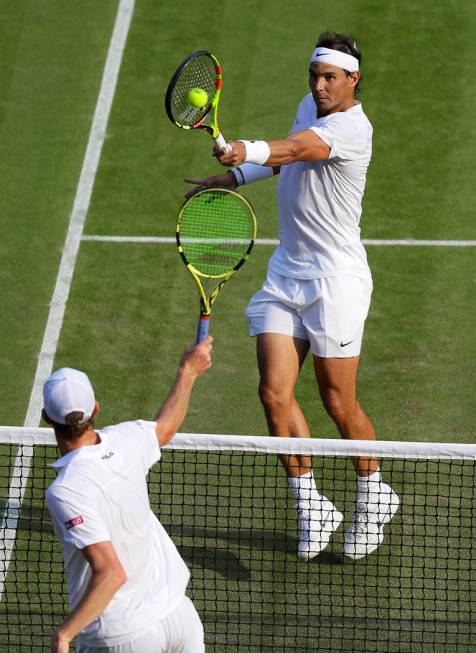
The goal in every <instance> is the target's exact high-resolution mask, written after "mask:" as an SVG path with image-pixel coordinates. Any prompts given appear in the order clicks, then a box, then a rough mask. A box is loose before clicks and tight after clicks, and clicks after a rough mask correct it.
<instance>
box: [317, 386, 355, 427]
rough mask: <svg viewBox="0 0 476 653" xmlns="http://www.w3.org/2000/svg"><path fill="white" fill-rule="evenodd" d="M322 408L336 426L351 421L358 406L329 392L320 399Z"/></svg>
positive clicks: (336, 393)
mask: <svg viewBox="0 0 476 653" xmlns="http://www.w3.org/2000/svg"><path fill="white" fill-rule="evenodd" d="M322 401H323V404H324V407H325V409H326V411H327V413H328V415H329V416H330V417H331V418H332V419H333V420H334V422H336V423H337V424H342V423H345V422H347V421H348V420H349V419H351V418H352V417H353V416H354V415H355V413H356V411H357V407H358V404H357V402H356V401H355V400H354V401H349V400H348V399H347V398H346V397H343V396H342V395H341V394H340V393H338V392H329V393H327V394H326V395H324V396H323V397H322Z"/></svg>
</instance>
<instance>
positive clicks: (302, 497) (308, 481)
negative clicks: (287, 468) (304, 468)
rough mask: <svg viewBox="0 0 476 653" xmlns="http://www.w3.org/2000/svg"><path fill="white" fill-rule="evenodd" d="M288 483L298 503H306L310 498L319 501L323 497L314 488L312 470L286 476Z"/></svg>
mask: <svg viewBox="0 0 476 653" xmlns="http://www.w3.org/2000/svg"><path fill="white" fill-rule="evenodd" d="M288 485H289V487H290V488H291V491H292V493H293V496H294V498H295V499H297V501H298V503H307V502H309V501H310V500H312V501H319V500H322V499H324V498H325V497H323V496H322V494H320V493H319V492H318V490H317V488H316V483H315V481H314V474H313V472H308V473H307V474H304V475H303V476H295V477H292V476H288Z"/></svg>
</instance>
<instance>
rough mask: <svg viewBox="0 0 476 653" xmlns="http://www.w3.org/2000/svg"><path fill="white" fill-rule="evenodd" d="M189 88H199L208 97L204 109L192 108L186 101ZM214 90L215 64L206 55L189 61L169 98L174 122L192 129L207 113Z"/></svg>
mask: <svg viewBox="0 0 476 653" xmlns="http://www.w3.org/2000/svg"><path fill="white" fill-rule="evenodd" d="M191 88H201V89H203V90H204V91H206V93H207V95H208V102H207V104H206V105H205V106H204V107H193V106H191V105H190V104H189V103H188V101H187V93H188V91H189V90H190V89H191ZM215 90H216V74H215V64H214V63H213V61H212V59H210V57H208V56H206V55H202V56H200V57H196V58H194V59H191V60H190V61H189V62H188V63H187V65H186V66H185V67H184V69H183V70H182V72H181V73H180V75H179V77H178V79H177V81H176V83H175V87H174V90H173V93H172V97H171V108H172V112H173V114H174V119H175V120H176V122H178V123H180V124H181V125H184V126H189V127H192V126H193V125H195V124H196V123H197V122H200V120H202V118H203V116H204V115H205V114H206V113H207V112H208V110H209V107H210V104H211V102H212V100H213V97H214V95H215Z"/></svg>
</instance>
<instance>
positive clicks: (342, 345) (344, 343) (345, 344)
mask: <svg viewBox="0 0 476 653" xmlns="http://www.w3.org/2000/svg"><path fill="white" fill-rule="evenodd" d="M351 342H354V341H353V340H349V342H342V341H341V343H340V346H341V347H347V345H350V343H351Z"/></svg>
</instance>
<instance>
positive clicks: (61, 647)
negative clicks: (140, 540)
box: [51, 541, 127, 653]
mask: <svg viewBox="0 0 476 653" xmlns="http://www.w3.org/2000/svg"><path fill="white" fill-rule="evenodd" d="M81 553H82V554H83V555H84V557H85V558H86V560H87V561H88V563H89V566H90V567H91V574H92V575H91V579H90V581H89V584H88V586H87V588H86V592H85V593H84V596H83V598H82V599H81V601H80V602H79V603H78V605H77V606H76V607H75V608H74V610H72V612H70V614H69V615H68V616H67V617H66V619H65V620H64V621H63V623H62V624H61V626H60V627H59V628H58V629H57V630H56V632H55V634H54V635H53V638H52V641H51V651H52V653H63V651H67V650H68V647H69V642H70V641H71V640H72V639H74V637H76V635H77V634H78V633H79V632H81V631H82V630H83V629H84V628H86V626H89V624H91V623H92V622H93V621H94V620H95V619H97V618H98V617H99V615H100V614H101V613H102V612H104V610H105V609H106V608H107V606H108V605H109V603H110V602H111V599H112V597H113V596H114V594H115V593H116V592H117V590H118V589H119V588H120V587H121V585H123V584H124V583H125V582H126V580H127V576H126V573H125V571H124V568H123V567H122V565H121V563H120V561H119V558H118V557H117V555H116V552H115V550H114V547H113V545H112V542H110V541H106V542H98V543H96V544H91V545H90V546H86V547H84V549H81Z"/></svg>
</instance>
